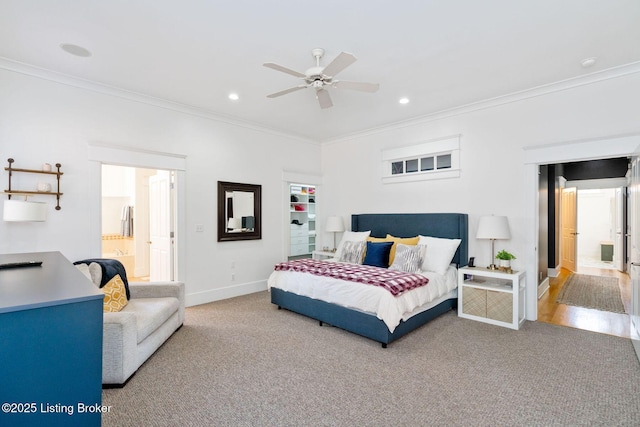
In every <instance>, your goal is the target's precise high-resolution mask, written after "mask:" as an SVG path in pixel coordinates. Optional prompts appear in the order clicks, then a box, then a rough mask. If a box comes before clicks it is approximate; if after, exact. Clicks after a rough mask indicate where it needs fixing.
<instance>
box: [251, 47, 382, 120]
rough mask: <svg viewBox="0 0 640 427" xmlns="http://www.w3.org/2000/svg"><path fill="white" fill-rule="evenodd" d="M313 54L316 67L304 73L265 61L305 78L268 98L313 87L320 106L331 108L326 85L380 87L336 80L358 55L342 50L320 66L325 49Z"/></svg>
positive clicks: (359, 88)
mask: <svg viewBox="0 0 640 427" xmlns="http://www.w3.org/2000/svg"><path fill="white" fill-rule="evenodd" d="M311 55H313V57H314V58H315V59H316V65H315V67H311V68H309V69H308V70H307V71H305V72H304V73H300V72H298V71H295V70H292V69H290V68H287V67H284V66H282V65H279V64H275V63H273V62H265V63H264V64H262V65H264V66H265V67H267V68H271V69H273V70H276V71H280V72H283V73H287V74H291V75H292V76H294V77H298V78H300V79H303V80H304V84H301V85H298V86H294V87H292V88H289V89H285V90H282V91H280V92H276V93H272V94H270V95H267V98H277V97H279V96H282V95H286V94H288V93H292V92H296V91H298V90H302V89H306V88H313V89H315V90H316V99H317V100H318V103H319V104H320V108H329V107H332V106H333V102H332V101H331V96H330V95H329V91H327V90H326V89H325V86H330V87H334V88H336V89H348V90H357V91H360V92H369V93H373V92H376V91H377V90H378V88H379V87H380V85H379V84H377V83H364V82H347V81H342V80H334V77H335V76H336V74H338V73H339V72H341V71H342V70H344V69H345V68H347V67H348V66H349V65H351V64H353V63H354V62H356V60H357V59H356V57H355V56H353V55H352V54H350V53H347V52H341V53H340V54H339V55H338V56H337V57H336V58H334V60H333V61H331V62H330V63H329V65H327V66H326V67H322V66H320V59H321V58H322V57H323V56H324V49H322V48H316V49H313V50H312V51H311Z"/></svg>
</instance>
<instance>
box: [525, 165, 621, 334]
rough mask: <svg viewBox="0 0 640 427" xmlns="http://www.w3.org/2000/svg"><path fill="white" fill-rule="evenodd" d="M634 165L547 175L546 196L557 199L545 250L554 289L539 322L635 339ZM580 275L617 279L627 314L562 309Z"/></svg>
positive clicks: (543, 298)
mask: <svg viewBox="0 0 640 427" xmlns="http://www.w3.org/2000/svg"><path fill="white" fill-rule="evenodd" d="M628 164H629V160H628V159H627V158H618V159H606V160H592V161H582V162H573V163H563V164H556V165H549V166H548V168H546V169H544V170H542V169H541V173H545V172H546V173H548V177H547V179H545V180H543V181H544V184H545V185H547V187H545V188H544V190H545V191H546V194H549V195H551V196H550V197H548V198H547V199H546V201H547V202H548V205H549V209H548V211H547V215H546V216H547V218H548V220H549V221H548V224H549V229H548V232H547V233H546V235H545V236H543V237H541V244H547V248H548V253H549V257H548V265H549V267H551V268H549V271H550V274H549V276H550V277H549V281H548V283H549V286H548V288H547V290H546V292H545V293H544V294H541V295H540V298H539V301H538V307H537V308H538V320H539V321H542V322H547V323H553V324H557V325H562V326H570V327H574V328H578V329H585V330H590V331H594V332H600V333H606V334H611V335H617V336H622V337H629V336H630V317H629V314H628V313H630V305H631V299H632V298H631V280H630V278H629V275H628V274H626V273H625V271H626V267H627V258H628V256H627V243H628V242H627V241H628V239H627V237H628V235H629V232H628V231H627V220H626V218H627V216H628V214H627V212H626V210H627V200H626V196H625V194H626V191H625V190H626V186H627V177H626V175H627V172H628ZM543 181H541V185H542V182H543ZM541 194H543V192H542V191H541ZM545 239H548V242H545V241H544V240H545ZM574 274H575V275H587V276H597V277H615V278H617V283H618V288H619V290H620V298H621V300H622V304H623V305H624V308H625V310H626V313H612V312H608V311H602V310H596V309H593V308H586V307H580V306H575V305H569V304H564V303H559V302H558V301H557V300H558V296H559V295H560V294H561V293H562V290H563V288H564V287H565V285H566V283H567V282H568V280H569V278H570V277H571V276H572V275H574ZM577 278H578V277H577V276H576V279H577ZM591 280H593V279H591ZM579 289H584V288H579ZM583 296H584V295H583Z"/></svg>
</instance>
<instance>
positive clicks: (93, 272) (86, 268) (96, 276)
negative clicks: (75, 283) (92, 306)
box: [76, 262, 102, 287]
mask: <svg viewBox="0 0 640 427" xmlns="http://www.w3.org/2000/svg"><path fill="white" fill-rule="evenodd" d="M76 268H77V269H78V270H80V272H81V273H82V274H84V275H85V276H86V277H87V279H89V280H91V281H92V282H93V284H94V285H96V286H98V287H100V281H101V280H102V267H100V264H97V263H95V262H92V263H91V264H89V265H87V264H85V263H80V264H76Z"/></svg>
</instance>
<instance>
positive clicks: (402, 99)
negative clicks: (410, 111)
mask: <svg viewBox="0 0 640 427" xmlns="http://www.w3.org/2000/svg"><path fill="white" fill-rule="evenodd" d="M398 102H399V103H400V104H408V103H409V98H406V97H405V98H400V99H399V100H398Z"/></svg>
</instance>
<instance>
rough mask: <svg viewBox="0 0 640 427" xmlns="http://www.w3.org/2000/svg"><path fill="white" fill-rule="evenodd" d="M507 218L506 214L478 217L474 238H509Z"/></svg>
mask: <svg viewBox="0 0 640 427" xmlns="http://www.w3.org/2000/svg"><path fill="white" fill-rule="evenodd" d="M510 238H511V231H510V230H509V220H508V219H507V217H506V216H495V215H487V216H482V217H480V222H479V223H478V232H477V233H476V239H510Z"/></svg>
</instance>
